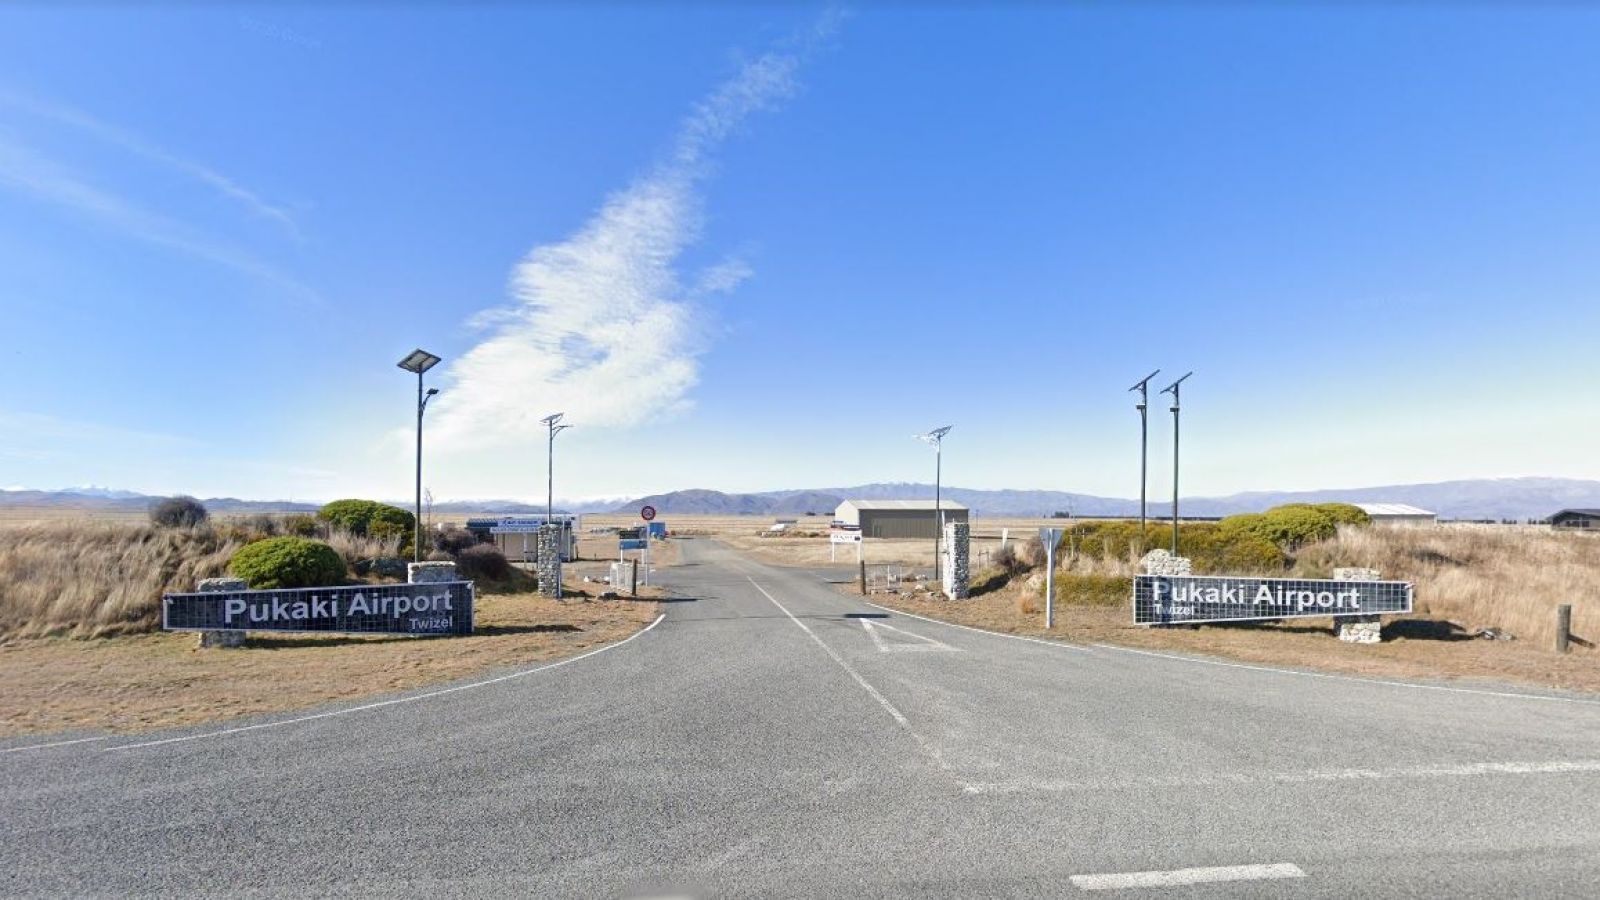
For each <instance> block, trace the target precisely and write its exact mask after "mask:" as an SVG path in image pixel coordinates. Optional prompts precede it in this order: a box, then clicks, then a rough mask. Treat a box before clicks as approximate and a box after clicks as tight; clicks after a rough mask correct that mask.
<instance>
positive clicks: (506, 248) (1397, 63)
mask: <svg viewBox="0 0 1600 900" xmlns="http://www.w3.org/2000/svg"><path fill="white" fill-rule="evenodd" d="M1597 43H1600V9H1596V8H1589V7H1585V6H1583V5H1576V4H1574V5H1563V4H1552V5H1532V6H1523V5H1514V4H1503V5H1500V4H1486V3H1470V4H1462V5H1452V4H1445V3H1406V4H1396V5H1392V6H1391V5H1384V4H1378V3H1370V4H1358V5H1354V6H1343V7H1335V6H1327V5H1317V4H1301V5H1291V6H1276V7H1272V8H1262V7H1259V6H1252V5H1246V4H1233V3H1226V4H1215V5H1211V4H1184V3H1162V4H1155V3H1151V4H1115V5H1103V6H1102V5H1099V4H1094V5H1091V4H1082V5H1047V4H1031V3H1030V4H1017V5H1014V6H1008V7H998V8H985V9H982V10H977V9H964V8H960V7H958V6H956V5H953V4H936V5H932V6H927V7H922V6H918V5H916V4H911V3H899V4H892V5H876V4H864V5H862V6H859V7H853V8H852V7H828V6H821V5H806V4H794V5H785V6H769V5H764V4H729V5H715V4H713V5H707V4H697V5H692V6H675V5H671V4H666V3H659V4H629V5H620V6H605V5H584V4H572V5H553V4H552V5H538V4H531V5H518V4H512V3H490V4H483V5H476V6H447V5H445V4H421V5H416V6H407V5H390V4H381V3H361V4H352V5H348V6H337V7H331V8H322V7H318V6H314V5H310V4H307V5H298V4H267V5H261V6H254V7H252V6H229V7H227V8H210V7H204V6H201V5H198V4H193V5H191V4H178V5H173V6H165V7H159V6H158V7H151V8H145V9H134V8H130V7H122V6H111V5H82V6H80V5H75V4H67V5H64V6H63V5H46V4H39V5H29V4H20V5H6V6H4V7H0V334H3V335H4V338H5V339H4V340H3V341H0V361H3V370H0V371H3V372H4V376H3V377H4V390H3V391H0V488H14V487H31V488H62V487H68V486H76V485H84V484H96V485H106V486H111V487H116V488H122V489H131V490H137V491H142V492H146V493H174V492H183V493H190V494H195V495H197V496H236V497H247V498H256V499H293V500H326V499H331V498H335V497H344V496H370V497H379V498H385V499H394V498H406V497H409V496H410V494H411V491H412V479H413V477H414V475H413V466H414V465H415V455H414V454H415V432H414V428H415V412H416V382H415V378H414V376H411V375H409V374H408V373H406V372H404V371H401V370H400V369H398V368H396V363H397V362H398V360H399V359H400V358H401V357H403V356H405V355H406V354H407V353H408V352H409V351H411V350H412V349H413V348H417V347H422V348H425V349H427V350H429V351H431V352H433V353H436V354H438V355H439V356H441V357H443V359H444V362H443V363H441V364H440V365H439V366H438V367H437V368H435V369H434V370H433V371H432V372H430V373H428V375H427V379H428V385H429V386H430V387H437V388H439V389H440V393H439V394H438V395H437V396H436V397H434V398H433V399H432V400H431V401H430V404H429V406H428V407H427V411H426V417H425V422H426V424H425V430H424V438H425V451H424V467H425V468H424V483H425V484H426V486H427V487H428V489H429V490H430V492H431V493H432V494H433V495H434V496H435V497H436V498H438V499H440V500H449V499H468V498H508V499H510V498H515V499H527V500H532V499H536V498H537V499H542V498H543V497H544V495H545V491H546V465H547V455H546V449H547V445H546V436H545V432H544V430H543V426H542V425H540V424H539V420H540V419H541V418H542V417H544V416H546V415H548V414H550V413H555V412H562V413H564V414H565V421H566V422H567V423H570V424H571V426H572V427H571V429H570V430H568V431H566V432H564V433H562V434H561V435H560V436H559V437H557V439H556V455H555V480H556V486H555V493H556V496H557V498H569V499H580V498H583V499H588V498H596V497H624V496H637V495H641V494H645V493H651V492H658V491H667V490H674V489H681V488H691V487H703V488H714V489H719V490H726V491H754V490H778V489H787V488H808V487H818V488H820V487H838V486H848V485H852V484H859V483H864V482H873V481H924V482H925V481H930V480H932V477H933V474H934V472H933V470H934V459H933V454H932V452H931V450H930V449H929V448H928V447H926V446H924V445H923V444H921V443H919V442H917V441H916V440H914V439H913V435H915V434H916V433H919V432H924V431H927V430H929V429H931V428H934V427H937V426H941V425H947V424H950V425H954V428H953V430H952V431H951V433H950V435H949V437H948V438H947V439H946V442H945V449H944V456H943V480H944V482H945V483H946V484H952V485H958V486H962V487H971V488H1019V489H1057V490H1070V491H1078V492H1084V493H1091V494H1100V495H1108V496H1121V497H1129V496H1136V495H1137V493H1138V459H1139V456H1138V454H1139V419H1138V414H1137V412H1136V411H1135V408H1134V403H1135V397H1134V395H1133V394H1130V393H1129V392H1128V387H1129V386H1130V385H1131V384H1133V383H1134V382H1135V381H1137V380H1138V379H1140V378H1141V377H1143V376H1144V375H1145V374H1146V373H1148V372H1149V371H1150V370H1152V369H1158V368H1159V369H1160V370H1161V374H1160V375H1158V376H1157V377H1156V378H1155V379H1154V381H1153V382H1152V384H1153V385H1154V387H1155V388H1157V389H1159V388H1160V387H1164V386H1165V385H1166V384H1168V383H1169V381H1170V379H1171V378H1174V377H1176V376H1178V375H1181V374H1183V373H1185V372H1188V371H1191V370H1192V371H1193V372H1194V375H1193V376H1192V377H1191V378H1190V379H1189V380H1188V381H1186V382H1185V383H1184V385H1183V389H1182V390H1183V393H1182V401H1183V413H1182V416H1183V417H1182V423H1181V426H1182V443H1181V450H1182V453H1181V460H1182V463H1181V465H1182V470H1181V473H1182V487H1183V493H1185V494H1186V495H1221V494H1227V493H1231V492H1234V491H1242V490H1292V489H1312V488H1336V487H1355V486H1363V485H1376V484H1393V483H1408V482H1423V481H1440V480H1447V479H1455V478H1479V477H1510V476H1522V475H1544V476H1563V477H1576V478H1600V454H1596V453H1595V452H1594V448H1595V447H1596V446H1597V445H1600V407H1597V404H1596V399H1595V393H1594V390H1593V387H1592V384H1591V382H1592V376H1591V373H1592V371H1593V369H1594V359H1593V351H1594V349H1595V337H1594V336H1595V334H1596V328H1597V326H1600V291H1597V288H1600V261H1597V258H1596V255H1595V252H1594V248H1595V247H1596V246H1600V155H1596V153H1595V152H1594V148H1595V147H1597V146H1600V117H1596V116H1595V115H1594V114H1593V98H1594V97H1596V96H1600V55H1596V54H1595V53H1594V52H1593V48H1594V47H1595V46H1596V45H1597ZM1152 393H1153V396H1152V400H1151V417H1150V418H1151V421H1150V455H1151V463H1150V468H1151V481H1150V490H1151V493H1152V495H1153V496H1162V495H1163V494H1164V492H1166V491H1169V490H1170V485H1171V459H1172V439H1173V436H1172V417H1171V414H1170V412H1169V405H1170V404H1169V399H1170V398H1168V397H1166V396H1156V395H1154V392H1152Z"/></svg>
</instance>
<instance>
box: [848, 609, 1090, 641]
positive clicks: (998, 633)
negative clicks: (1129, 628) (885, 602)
mask: <svg viewBox="0 0 1600 900" xmlns="http://www.w3.org/2000/svg"><path fill="white" fill-rule="evenodd" d="M861 602H862V603H865V604H866V605H868V606H870V607H873V608H874V609H881V610H883V611H884V612H891V613H894V614H895V615H899V616H910V617H911V618H913V619H921V620H922V621H924V622H932V623H933V624H935V625H948V626H950V627H951V628H959V629H961V630H962V631H975V632H977V633H978V634H987V635H990V636H992V637H1002V638H1010V639H1012V640H1013V641H1027V642H1028V643H1030V644H1043V645H1045V646H1046V647H1059V648H1061V649H1062V650H1076V651H1077V652H1079V653H1093V652H1094V651H1093V650H1090V649H1089V648H1088V647H1084V646H1081V645H1078V644H1068V643H1064V642H1062V641H1047V640H1045V639H1044V638H1033V637H1027V636H1025V635H1021V634H1006V633H1005V632H1004V631H990V630H989V629H987V628H974V627H972V626H971V625H957V624H956V623H954V622H946V621H945V620H943V619H935V618H932V617H931V616H919V615H917V614H916V613H913V612H906V611H905V610H903V609H895V608H894V607H892V606H880V605H879V604H876V603H873V602H872V601H871V600H862V601H861ZM1096 646H1099V645H1098V644H1097V645H1096Z"/></svg>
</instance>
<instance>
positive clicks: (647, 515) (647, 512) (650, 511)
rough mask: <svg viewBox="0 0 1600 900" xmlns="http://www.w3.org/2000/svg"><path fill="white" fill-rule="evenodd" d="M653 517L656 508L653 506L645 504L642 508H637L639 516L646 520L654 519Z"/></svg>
mask: <svg viewBox="0 0 1600 900" xmlns="http://www.w3.org/2000/svg"><path fill="white" fill-rule="evenodd" d="M655 517H656V508H655V507H654V506H646V507H645V508H644V509H641V510H639V518H641V519H643V520H645V521H646V522H648V521H650V520H651V519H654V518H655Z"/></svg>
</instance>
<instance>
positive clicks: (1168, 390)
mask: <svg viewBox="0 0 1600 900" xmlns="http://www.w3.org/2000/svg"><path fill="white" fill-rule="evenodd" d="M1193 374H1194V373H1193V372H1186V373H1184V376H1183V378H1179V379H1178V380H1177V381H1174V382H1173V383H1171V384H1169V385H1167V386H1166V387H1164V388H1162V389H1161V393H1163V394H1171V395H1172V555H1173V556H1177V555H1178V408H1179V407H1180V406H1181V405H1182V404H1180V403H1179V402H1178V385H1180V384H1183V382H1184V381H1185V380H1187V379H1188V377H1189V376H1190V375H1193Z"/></svg>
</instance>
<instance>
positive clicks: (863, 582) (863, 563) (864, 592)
mask: <svg viewBox="0 0 1600 900" xmlns="http://www.w3.org/2000/svg"><path fill="white" fill-rule="evenodd" d="M866 595H867V561H866V560H864V559H863V560H861V596H863V597H865V596H866Z"/></svg>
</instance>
